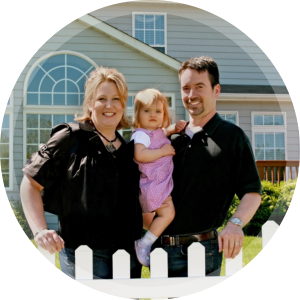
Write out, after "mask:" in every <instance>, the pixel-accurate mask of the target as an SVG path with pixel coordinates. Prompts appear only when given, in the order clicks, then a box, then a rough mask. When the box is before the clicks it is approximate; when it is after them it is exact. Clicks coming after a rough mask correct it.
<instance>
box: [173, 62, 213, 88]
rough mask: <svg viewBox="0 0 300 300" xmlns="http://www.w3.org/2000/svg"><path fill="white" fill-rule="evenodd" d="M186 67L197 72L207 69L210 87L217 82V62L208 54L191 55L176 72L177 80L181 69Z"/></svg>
mask: <svg viewBox="0 0 300 300" xmlns="http://www.w3.org/2000/svg"><path fill="white" fill-rule="evenodd" d="M186 69H193V70H196V71H197V72H198V73H202V72H205V71H207V72H208V75H209V80H210V83H211V86H212V88H214V86H215V85H216V84H219V69H218V65H217V63H216V62H215V61H214V60H213V59H212V58H211V57H208V56H200V57H193V58H191V59H189V60H187V61H185V62H183V63H182V64H181V68H180V70H179V72H178V76H179V81H180V77H181V74H182V72H183V71H185V70H186Z"/></svg>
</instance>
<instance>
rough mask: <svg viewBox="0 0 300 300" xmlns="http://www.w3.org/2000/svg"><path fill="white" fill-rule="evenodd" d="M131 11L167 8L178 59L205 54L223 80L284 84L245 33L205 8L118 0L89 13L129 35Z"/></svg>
mask: <svg viewBox="0 0 300 300" xmlns="http://www.w3.org/2000/svg"><path fill="white" fill-rule="evenodd" d="M132 12H162V13H166V12H167V54H168V55H170V56H172V57H174V58H176V59H177V60H179V61H185V60H187V59H189V58H191V57H195V56H200V55H206V56H211V57H213V58H214V59H215V60H216V62H217V63H218V66H219V69H220V75H221V76H220V79H221V83H222V84H240V85H275V86H284V83H283V80H282V79H281V77H280V75H279V74H278V72H277V70H276V68H275V67H274V66H273V64H272V62H271V61H270V60H269V59H268V57H267V56H266V55H265V54H264V53H263V52H262V50H261V49H260V48H259V47H258V46H257V45H256V44H255V43H254V42H253V41H252V40H250V39H249V38H248V37H247V36H246V35H245V34H244V33H242V32H241V31H240V30H238V29H237V28H235V27H234V26H232V25H231V24H230V23H228V22H226V21H225V20H223V19H221V18H219V17H217V16H215V15H213V14H211V13H208V12H206V11H204V10H201V9H198V8H195V7H191V6H188V5H183V4H178V3H132V2H128V3H120V4H116V5H112V6H109V7H105V8H102V9H100V10H96V11H94V12H91V13H90V15H92V16H94V17H96V18H98V19H100V20H103V21H105V22H106V23H108V24H110V25H112V26H114V27H116V28H117V29H119V30H121V31H123V32H125V33H127V34H129V35H132Z"/></svg>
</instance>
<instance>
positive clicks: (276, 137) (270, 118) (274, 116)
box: [251, 112, 288, 182]
mask: <svg viewBox="0 0 300 300" xmlns="http://www.w3.org/2000/svg"><path fill="white" fill-rule="evenodd" d="M251 118H252V146H253V151H254V155H255V159H256V160H286V159H287V155H286V115H285V113H282V112H278V113H277V112H252V116H251ZM265 172H267V173H268V178H272V175H271V172H272V171H271V168H270V167H265ZM277 172H278V168H277V167H275V168H274V181H275V182H277V181H278V175H277ZM286 174H287V177H288V172H287V170H286ZM279 177H280V180H281V181H282V180H283V168H280V170H279Z"/></svg>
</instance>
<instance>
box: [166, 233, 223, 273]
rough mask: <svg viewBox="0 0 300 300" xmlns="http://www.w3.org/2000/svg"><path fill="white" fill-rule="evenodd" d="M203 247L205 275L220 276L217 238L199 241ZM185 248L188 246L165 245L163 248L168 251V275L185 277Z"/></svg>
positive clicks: (219, 254)
mask: <svg viewBox="0 0 300 300" xmlns="http://www.w3.org/2000/svg"><path fill="white" fill-rule="evenodd" d="M200 243H201V244H202V245H203V246H204V247H205V273H206V276H220V273H221V265H222V252H220V253H219V245H218V239H211V240H206V241H202V242H200ZM187 248H188V246H185V245H183V246H179V247H176V246H166V247H163V249H164V250H165V251H166V252H167V253H168V266H169V269H168V276H169V277H187Z"/></svg>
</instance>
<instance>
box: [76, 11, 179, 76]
mask: <svg viewBox="0 0 300 300" xmlns="http://www.w3.org/2000/svg"><path fill="white" fill-rule="evenodd" d="M78 21H80V22H81V23H83V24H85V25H87V26H91V27H93V28H94V29H96V30H98V31H101V32H102V33H104V34H106V35H108V36H110V37H111V38H113V39H115V40H118V41H119V42H121V43H122V44H124V45H126V46H128V47H131V48H133V49H135V50H136V51H138V52H141V53H143V54H144V55H146V56H148V57H150V58H152V59H154V60H156V61H157V62H159V63H161V64H163V65H165V66H167V67H168V68H170V69H172V70H175V71H176V72H178V70H179V69H180V66H181V62H180V61H178V60H176V59H175V58H173V57H171V56H169V55H167V54H164V53H162V52H160V51H158V50H156V49H154V48H152V47H151V46H149V45H147V44H145V43H143V42H141V41H139V40H138V39H136V38H134V37H132V36H130V35H129V34H127V33H125V32H122V31H120V30H119V29H116V28H115V27H113V26H111V25H108V24H107V23H105V22H103V21H101V20H99V19H97V18H95V17H92V16H91V15H84V16H82V17H80V18H79V19H78Z"/></svg>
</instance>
